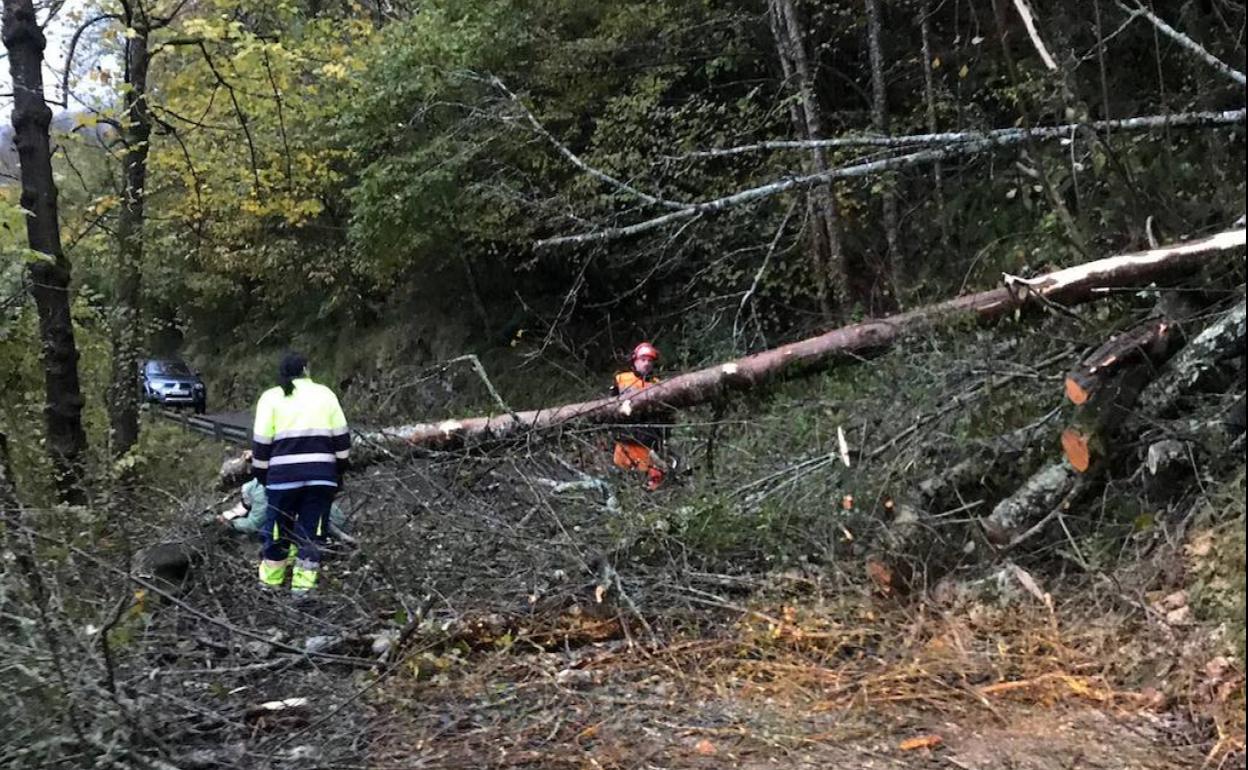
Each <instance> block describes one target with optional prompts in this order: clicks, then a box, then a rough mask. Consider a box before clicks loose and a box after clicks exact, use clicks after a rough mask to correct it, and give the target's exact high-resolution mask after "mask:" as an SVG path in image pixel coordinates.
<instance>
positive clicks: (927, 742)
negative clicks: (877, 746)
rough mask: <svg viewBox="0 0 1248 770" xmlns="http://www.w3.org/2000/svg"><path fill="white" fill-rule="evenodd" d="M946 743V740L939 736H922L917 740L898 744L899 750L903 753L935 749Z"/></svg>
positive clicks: (911, 739)
mask: <svg viewBox="0 0 1248 770" xmlns="http://www.w3.org/2000/svg"><path fill="white" fill-rule="evenodd" d="M944 742H945V739H944V738H941V737H940V736H939V735H920V736H919V737H917V738H910V739H909V740H904V741H902V742H901V743H900V744H898V746H897V748H899V749H901V750H902V751H919V750H921V749H934V748H937V747H939V746H940V745H941V744H943V743H944Z"/></svg>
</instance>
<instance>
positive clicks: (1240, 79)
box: [1118, 0, 1248, 86]
mask: <svg viewBox="0 0 1248 770" xmlns="http://www.w3.org/2000/svg"><path fill="white" fill-rule="evenodd" d="M1118 7H1119V8H1121V9H1122V10H1123V11H1125V12H1126V13H1128V14H1130V15H1131V16H1132V17H1135V16H1143V17H1144V18H1146V19H1148V20H1149V21H1150V22H1152V24H1153V26H1154V27H1156V28H1157V29H1158V30H1160V31H1161V33H1162V34H1164V35H1165V36H1166V37H1168V38H1170V39H1171V40H1173V41H1175V42H1176V43H1178V44H1179V45H1181V46H1183V47H1184V48H1186V49H1187V50H1188V51H1190V52H1191V53H1193V54H1195V55H1196V57H1197V58H1199V59H1202V60H1203V61H1204V62H1205V63H1206V64H1208V65H1209V66H1210V67H1213V68H1214V69H1215V70H1217V71H1218V72H1221V73H1222V74H1223V75H1225V76H1227V77H1228V78H1230V79H1231V80H1234V81H1235V82H1236V83H1238V84H1239V85H1241V86H1242V85H1248V77H1245V76H1244V73H1242V72H1240V71H1239V70H1237V69H1235V68H1234V67H1232V66H1231V65H1229V64H1227V63H1226V62H1224V61H1222V60H1221V59H1219V58H1218V57H1216V56H1214V55H1213V54H1211V53H1209V51H1208V50H1206V49H1205V47H1204V46H1202V45H1201V44H1200V43H1197V42H1196V41H1195V40H1192V39H1191V38H1190V37H1188V36H1187V35H1184V34H1183V33H1182V32H1180V31H1178V30H1177V29H1175V28H1174V27H1172V26H1170V25H1169V24H1167V23H1166V22H1165V21H1163V20H1162V19H1161V18H1160V17H1159V16H1157V14H1155V13H1153V12H1152V11H1150V10H1148V9H1147V8H1145V7H1144V6H1143V5H1140V4H1139V3H1137V4H1136V6H1135V7H1134V8H1132V7H1130V6H1127V5H1125V4H1124V3H1122V2H1121V0H1118Z"/></svg>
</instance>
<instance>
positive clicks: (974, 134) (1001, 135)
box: [666, 110, 1244, 160]
mask: <svg viewBox="0 0 1248 770" xmlns="http://www.w3.org/2000/svg"><path fill="white" fill-rule="evenodd" d="M1242 122H1244V111H1243V110H1229V111H1222V112H1186V113H1179V114H1176V115H1150V116H1143V117H1138V118H1127V119H1121V120H1100V121H1095V122H1093V123H1088V124H1080V123H1065V124H1061V125H1056V126H1037V127H1035V128H998V129H993V130H991V131H944V132H939V133H931V134H903V135H901V136H880V135H878V134H861V135H851V136H838V137H836V138H833V139H817V140H805V139H778V140H774V141H768V142H756V143H754V144H743V145H740V146H738V147H725V148H723V149H712V150H697V151H695V152H691V153H689V154H687V155H681V156H669V157H668V158H666V159H667V160H689V159H697V158H723V157H729V156H732V155H745V154H747V153H751V152H765V151H770V150H806V149H810V148H811V147H815V146H818V147H892V148H897V149H904V148H907V147H915V146H927V145H946V144H956V143H958V142H978V141H985V140H986V141H996V140H1007V141H1008V140H1010V139H1012V138H1013V137H1015V136H1021V135H1024V134H1027V133H1028V132H1031V134H1032V136H1033V137H1036V138H1040V139H1053V138H1060V137H1068V136H1070V132H1071V131H1073V130H1075V129H1080V128H1083V127H1084V126H1085V125H1086V126H1087V127H1088V128H1091V129H1092V130H1094V131H1112V130H1117V129H1126V130H1145V129H1152V128H1165V127H1170V128H1182V127H1190V126H1218V125H1232V124H1236V123H1242Z"/></svg>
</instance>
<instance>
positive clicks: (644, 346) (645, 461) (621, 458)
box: [611, 342, 666, 492]
mask: <svg viewBox="0 0 1248 770" xmlns="http://www.w3.org/2000/svg"><path fill="white" fill-rule="evenodd" d="M658 360H659V349H658V348H656V347H655V346H654V345H652V344H650V343H649V342H643V343H641V344H639V345H638V346H637V347H635V348H633V355H632V367H631V368H630V369H629V371H627V372H620V373H618V374H616V375H615V384H614V386H613V387H612V388H611V392H612V394H614V395H616V396H629V395H631V394H636V393H638V392H640V391H642V390H645V389H646V388H648V387H650V386H652V385H656V384H657V383H658V382H659V378H658V377H656V376H655V375H654V370H655V366H656V364H657V363H658ZM665 432H666V431H665V430H664V429H663V428H662V427H658V426H654V425H634V426H629V427H628V428H624V429H621V430H620V431H619V432H617V434H616V441H615V455H614V458H613V459H614V461H615V464H616V466H617V467H619V468H623V469H625V470H631V471H638V472H640V473H644V474H645V475H646V489H648V490H650V491H651V492H653V491H654V490H656V489H658V488H659V486H660V485H662V483H663V478H664V476H665V466H666V463H665V462H664V461H663V459H662V457H661V456H660V454H659V453H660V452H661V451H662V449H663V444H664V439H665V438H666V436H665V435H664V434H665Z"/></svg>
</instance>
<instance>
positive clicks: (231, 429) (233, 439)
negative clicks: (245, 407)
mask: <svg viewBox="0 0 1248 770" xmlns="http://www.w3.org/2000/svg"><path fill="white" fill-rule="evenodd" d="M152 411H154V412H155V413H156V415H157V416H158V417H160V418H162V419H165V420H169V421H170V422H175V423H177V424H179V425H181V426H182V427H183V428H185V429H186V430H189V431H194V432H195V433H199V434H202V435H205V436H211V437H212V438H215V439H217V440H218V441H228V442H230V443H233V444H242V445H243V446H246V445H248V444H250V443H251V430H249V429H248V428H242V427H239V426H237V425H227V424H225V423H220V422H217V421H216V420H212V419H210V418H208V417H204V416H203V415H198V414H192V413H191V412H190V411H185V412H175V411H173V410H171V409H153V410H152Z"/></svg>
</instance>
